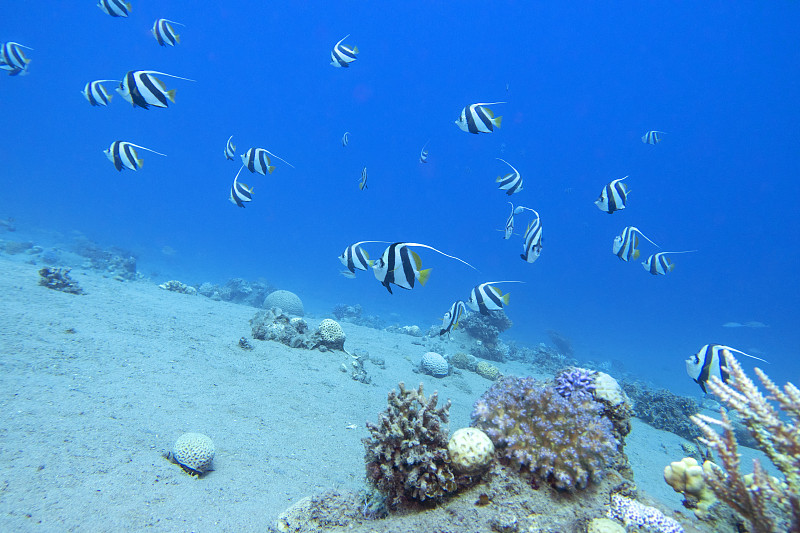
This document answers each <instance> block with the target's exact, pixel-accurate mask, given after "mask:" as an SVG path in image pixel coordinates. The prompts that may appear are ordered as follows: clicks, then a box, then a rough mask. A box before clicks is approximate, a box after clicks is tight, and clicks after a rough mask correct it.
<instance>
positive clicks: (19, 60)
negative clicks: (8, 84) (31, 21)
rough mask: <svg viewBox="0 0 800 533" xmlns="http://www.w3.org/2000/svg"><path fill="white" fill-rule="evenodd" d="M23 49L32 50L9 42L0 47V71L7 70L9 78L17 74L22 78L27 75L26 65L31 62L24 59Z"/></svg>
mask: <svg viewBox="0 0 800 533" xmlns="http://www.w3.org/2000/svg"><path fill="white" fill-rule="evenodd" d="M23 48H26V49H28V50H33V48H31V47H29V46H25V45H24V44H19V43H13V42H10V41H9V42H7V43H3V44H2V46H0V69H3V70H7V71H8V75H9V76H17V75H18V74H22V75H23V76H24V75H25V74H27V73H28V64H29V63H30V62H31V60H30V59H28V58H27V57H25V53H24V52H23V51H22V49H23Z"/></svg>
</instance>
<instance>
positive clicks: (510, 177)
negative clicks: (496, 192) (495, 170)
mask: <svg viewBox="0 0 800 533" xmlns="http://www.w3.org/2000/svg"><path fill="white" fill-rule="evenodd" d="M495 159H497V160H498V161H502V162H503V163H505V164H506V165H508V166H510V167H511V170H512V172H510V173H509V174H506V175H505V176H498V178H497V179H496V180H494V181H495V183H499V184H500V185H498V186H497V188H498V189H501V190H504V191H506V194H507V195H509V196H511V195H512V194H514V193H517V192H519V191H521V190H522V176H520V174H519V171H518V170H517V169H516V168H514V167H513V166H512V165H511V163H509V162H508V161H506V160H505V159H500V158H499V157H496V158H495Z"/></svg>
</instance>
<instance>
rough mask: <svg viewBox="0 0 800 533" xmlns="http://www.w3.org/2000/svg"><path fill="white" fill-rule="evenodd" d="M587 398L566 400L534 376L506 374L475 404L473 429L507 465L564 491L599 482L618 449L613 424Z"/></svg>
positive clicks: (590, 399)
mask: <svg viewBox="0 0 800 533" xmlns="http://www.w3.org/2000/svg"><path fill="white" fill-rule="evenodd" d="M601 413H602V406H601V405H600V404H598V403H597V402H595V401H594V400H593V399H592V398H591V397H589V396H585V395H580V394H579V395H574V396H573V397H572V398H564V397H563V396H561V395H560V394H559V393H558V392H557V391H556V389H555V388H554V387H552V386H543V385H541V384H540V383H537V382H536V380H534V379H533V378H517V377H514V376H508V377H505V378H501V379H500V380H499V381H497V382H495V384H494V385H492V387H491V388H490V389H489V390H488V391H486V393H484V395H483V396H482V397H481V398H480V399H479V400H478V401H477V402H476V403H475V409H474V411H473V412H472V425H473V426H476V427H478V428H480V429H482V430H483V431H485V432H486V434H487V435H489V437H490V438H491V439H492V442H493V443H494V445H495V447H496V448H497V450H498V453H499V454H500V456H501V457H503V458H504V459H505V460H506V461H507V462H508V463H509V464H510V465H512V466H514V467H516V468H517V469H519V470H520V471H527V472H530V473H531V474H533V475H534V476H537V477H539V478H541V479H543V480H545V481H547V482H549V483H552V484H553V485H554V486H555V487H556V488H558V489H562V490H568V491H573V490H575V489H581V488H585V487H586V486H587V485H588V483H589V481H590V480H597V479H600V477H601V476H602V474H603V469H604V468H605V467H606V465H607V464H609V463H610V461H611V460H612V458H613V456H614V454H615V453H616V449H617V441H616V440H615V439H614V436H613V435H612V433H611V428H612V427H611V422H610V421H609V420H608V419H607V418H605V417H603V416H602V415H601Z"/></svg>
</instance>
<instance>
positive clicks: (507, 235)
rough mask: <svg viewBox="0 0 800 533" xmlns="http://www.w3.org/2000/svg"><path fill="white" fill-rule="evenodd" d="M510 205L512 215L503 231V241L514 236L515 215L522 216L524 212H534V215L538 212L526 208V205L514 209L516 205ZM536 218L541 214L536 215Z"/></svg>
mask: <svg viewBox="0 0 800 533" xmlns="http://www.w3.org/2000/svg"><path fill="white" fill-rule="evenodd" d="M508 204H509V205H510V206H511V214H510V215H508V218H507V219H506V227H505V229H504V230H503V232H504V233H503V239H506V240H508V239H510V238H511V235H513V234H514V215H520V214H522V212H523V211H526V210H527V211H533V212H534V213H536V211H534V210H533V209H530V208H528V207H525V206H524V205H518V206H517V207H514V204H512V203H511V202H508ZM536 216H537V217H538V216H539V213H536Z"/></svg>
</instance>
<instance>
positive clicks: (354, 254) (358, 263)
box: [339, 241, 386, 274]
mask: <svg viewBox="0 0 800 533" xmlns="http://www.w3.org/2000/svg"><path fill="white" fill-rule="evenodd" d="M368 242H369V243H373V242H379V243H383V244H386V241H359V242H357V243H355V244H351V245H350V246H348V247H347V248H345V249H344V252H342V255H340V256H339V261H341V262H342V264H343V265H344V266H346V267H347V270H348V271H350V272H351V273H352V274H355V272H356V269H358V270H367V269H368V268H370V267H371V266H372V265H373V263H375V261H373V260H372V259H370V258H369V254H367V252H365V251H364V250H363V249H362V248H361V245H362V244H365V243H368Z"/></svg>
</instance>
